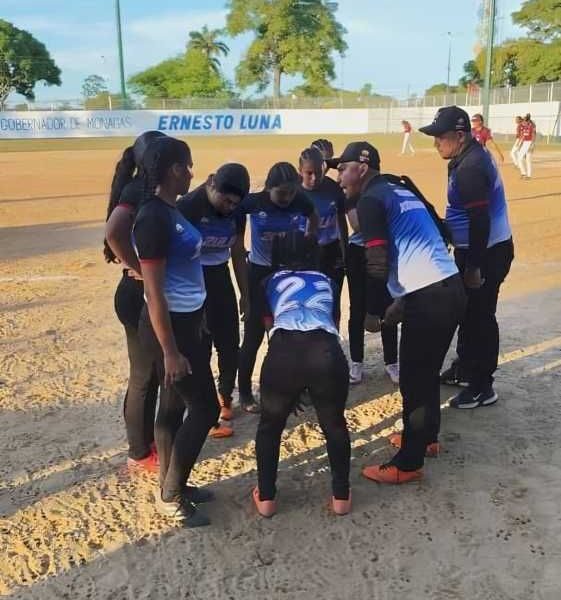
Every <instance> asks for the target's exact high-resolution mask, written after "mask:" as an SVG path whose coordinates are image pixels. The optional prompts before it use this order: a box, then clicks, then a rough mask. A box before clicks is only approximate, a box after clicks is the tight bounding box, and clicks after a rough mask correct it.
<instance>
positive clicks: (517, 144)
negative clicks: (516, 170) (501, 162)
mask: <svg viewBox="0 0 561 600" xmlns="http://www.w3.org/2000/svg"><path fill="white" fill-rule="evenodd" d="M519 150H520V140H516V141H515V142H514V145H513V146H512V148H511V149H510V158H512V162H513V163H514V164H515V165H516V166H518V151H519Z"/></svg>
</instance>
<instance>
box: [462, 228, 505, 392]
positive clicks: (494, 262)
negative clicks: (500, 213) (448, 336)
mask: <svg viewBox="0 0 561 600" xmlns="http://www.w3.org/2000/svg"><path fill="white" fill-rule="evenodd" d="M454 256H455V258H456V264H457V265H458V269H459V270H460V273H462V274H463V272H464V270H465V266H466V257H467V250H461V249H458V250H456V251H455V252H454ZM513 259H514V245H513V243H512V238H511V239H510V240H507V241H506V242H501V243H499V244H496V245H495V246H492V247H491V248H488V249H487V252H486V253H485V258H484V260H483V263H482V265H481V277H482V278H483V279H484V280H485V282H484V283H483V285H482V286H481V287H480V288H479V289H478V290H473V289H468V288H466V293H467V298H468V303H467V309H466V313H465V316H464V318H463V319H462V322H461V323H460V327H459V329H458V345H457V347H456V351H457V353H458V358H459V360H460V365H461V368H462V370H463V371H464V372H465V373H466V374H467V376H468V380H469V383H470V388H471V389H472V391H473V392H475V393H479V392H480V391H482V390H484V389H485V388H486V387H488V386H490V385H492V384H493V381H494V379H493V373H494V372H495V371H496V370H497V365H498V359H499V325H498V323H497V317H496V314H497V302H498V299H499V291H500V288H501V284H502V283H503V281H504V280H505V279H506V276H507V275H508V272H509V271H510V265H511V263H512V261H513Z"/></svg>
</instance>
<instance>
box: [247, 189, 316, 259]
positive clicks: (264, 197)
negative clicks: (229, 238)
mask: <svg viewBox="0 0 561 600" xmlns="http://www.w3.org/2000/svg"><path fill="white" fill-rule="evenodd" d="M241 210H242V211H243V212H244V213H245V214H247V215H249V223H250V228H251V251H250V253H249V260H250V262H251V263H253V264H257V265H263V266H271V252H272V246H273V238H274V237H275V236H276V235H278V234H280V233H286V232H288V231H296V230H300V231H305V230H306V225H307V219H308V218H309V217H310V216H311V215H312V214H313V213H314V211H315V209H314V204H313V202H312V201H311V199H310V198H309V197H308V196H307V195H306V194H305V193H304V192H303V191H301V190H299V191H297V192H296V195H295V196H294V199H293V200H292V202H291V203H290V204H289V205H288V206H287V207H284V208H282V207H280V206H277V205H276V204H274V203H273V202H271V198H270V196H269V192H267V191H266V190H263V191H261V192H258V193H255V194H249V196H247V198H246V199H245V200H244V201H243V203H242V206H241Z"/></svg>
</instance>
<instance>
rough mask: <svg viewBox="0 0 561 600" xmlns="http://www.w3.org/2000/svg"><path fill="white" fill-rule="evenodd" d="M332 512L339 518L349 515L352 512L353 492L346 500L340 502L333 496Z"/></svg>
mask: <svg viewBox="0 0 561 600" xmlns="http://www.w3.org/2000/svg"><path fill="white" fill-rule="evenodd" d="M331 510H332V511H333V512H334V513H335V514H336V515H337V516H338V517H342V516H344V515H348V514H349V513H350V512H351V492H349V497H348V498H347V499H346V500H339V499H338V498H335V496H331Z"/></svg>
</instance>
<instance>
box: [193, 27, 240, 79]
mask: <svg viewBox="0 0 561 600" xmlns="http://www.w3.org/2000/svg"><path fill="white" fill-rule="evenodd" d="M221 34H222V29H212V30H210V29H209V28H208V27H207V26H206V25H205V26H204V27H203V28H202V29H201V31H191V32H190V33H189V42H188V44H187V49H189V48H193V49H195V50H200V51H201V52H202V53H203V54H204V55H205V56H206V57H207V60H208V61H209V64H210V66H211V67H212V69H213V70H214V71H215V72H216V73H219V71H220V60H219V59H218V58H217V56H220V55H222V56H228V54H229V53H230V48H229V47H228V46H227V45H226V44H225V43H224V42H222V41H220V40H219V39H218V37H219V36H220V35H221Z"/></svg>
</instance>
